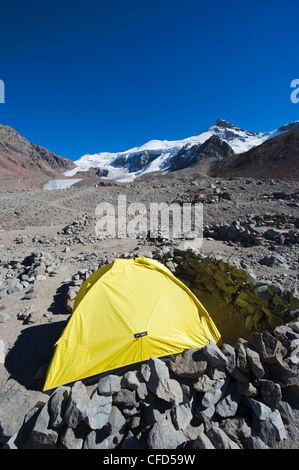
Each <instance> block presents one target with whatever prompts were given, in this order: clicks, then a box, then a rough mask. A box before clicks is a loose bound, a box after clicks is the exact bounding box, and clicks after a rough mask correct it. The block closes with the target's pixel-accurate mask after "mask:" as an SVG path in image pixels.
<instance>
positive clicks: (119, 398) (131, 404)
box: [113, 389, 139, 409]
mask: <svg viewBox="0 0 299 470" xmlns="http://www.w3.org/2000/svg"><path fill="white" fill-rule="evenodd" d="M113 403H115V404H116V405H118V406H120V407H121V408H123V409H124V408H125V409H127V408H134V409H135V408H137V407H138V406H139V405H138V401H137V398H136V391H135V390H128V389H121V390H120V391H119V392H117V393H116V394H115V396H114V398H113Z"/></svg>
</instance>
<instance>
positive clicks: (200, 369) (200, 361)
mask: <svg viewBox="0 0 299 470" xmlns="http://www.w3.org/2000/svg"><path fill="white" fill-rule="evenodd" d="M206 368H207V360H206V358H205V357H204V355H203V352H202V349H185V350H184V351H183V352H182V353H181V354H177V355H176V356H172V357H171V358H170V361H169V369H170V370H171V372H173V373H174V374H175V375H176V376H178V377H190V378H196V377H200V376H201V375H203V374H204V372H205V370H206Z"/></svg>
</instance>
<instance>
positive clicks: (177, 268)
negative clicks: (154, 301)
mask: <svg viewBox="0 0 299 470" xmlns="http://www.w3.org/2000/svg"><path fill="white" fill-rule="evenodd" d="M157 258H158V259H160V260H162V261H163V262H164V263H165V265H166V266H167V267H168V268H169V269H170V270H171V271H172V272H173V273H174V274H175V275H176V276H177V277H178V278H179V279H181V280H182V281H183V282H184V283H185V284H186V285H187V286H188V287H189V288H190V289H191V290H192V291H193V292H194V294H195V295H196V296H197V298H199V300H201V298H202V296H203V295H206V293H207V292H208V293H210V294H211V295H212V296H213V298H214V299H215V300H216V301H217V302H218V303H219V305H221V304H225V305H230V306H231V311H232V313H233V315H236V316H238V318H239V319H240V320H242V321H243V323H244V324H245V326H246V328H247V330H248V331H249V332H254V331H256V332H263V331H266V330H269V331H273V330H274V328H275V327H277V326H279V325H281V324H283V323H287V322H289V321H291V320H294V319H296V318H298V315H299V310H298V309H299V294H298V292H297V291H296V290H295V289H294V288H290V289H285V288H284V287H283V286H282V285H280V284H279V283H273V282H268V281H266V280H259V279H258V278H257V276H256V275H255V274H254V273H253V272H252V271H251V270H248V269H246V268H243V267H242V261H239V260H238V259H236V258H233V257H230V258H225V257H223V256H220V255H219V256H218V255H204V254H198V253H197V252H196V251H192V250H187V251H183V250H181V249H179V248H175V249H172V248H169V247H165V248H164V249H163V250H162V249H161V250H160V251H158V252H157Z"/></svg>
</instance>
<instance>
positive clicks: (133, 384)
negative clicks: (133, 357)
mask: <svg viewBox="0 0 299 470" xmlns="http://www.w3.org/2000/svg"><path fill="white" fill-rule="evenodd" d="M139 386H140V382H139V380H138V377H137V371H129V372H127V373H126V374H125V375H124V376H123V377H122V380H121V387H122V388H128V389H129V390H137V389H138V387H139Z"/></svg>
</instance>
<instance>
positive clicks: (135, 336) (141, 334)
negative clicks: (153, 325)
mask: <svg viewBox="0 0 299 470" xmlns="http://www.w3.org/2000/svg"><path fill="white" fill-rule="evenodd" d="M142 336H147V331H143V332H142V333H135V335H134V338H141V337H142Z"/></svg>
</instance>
